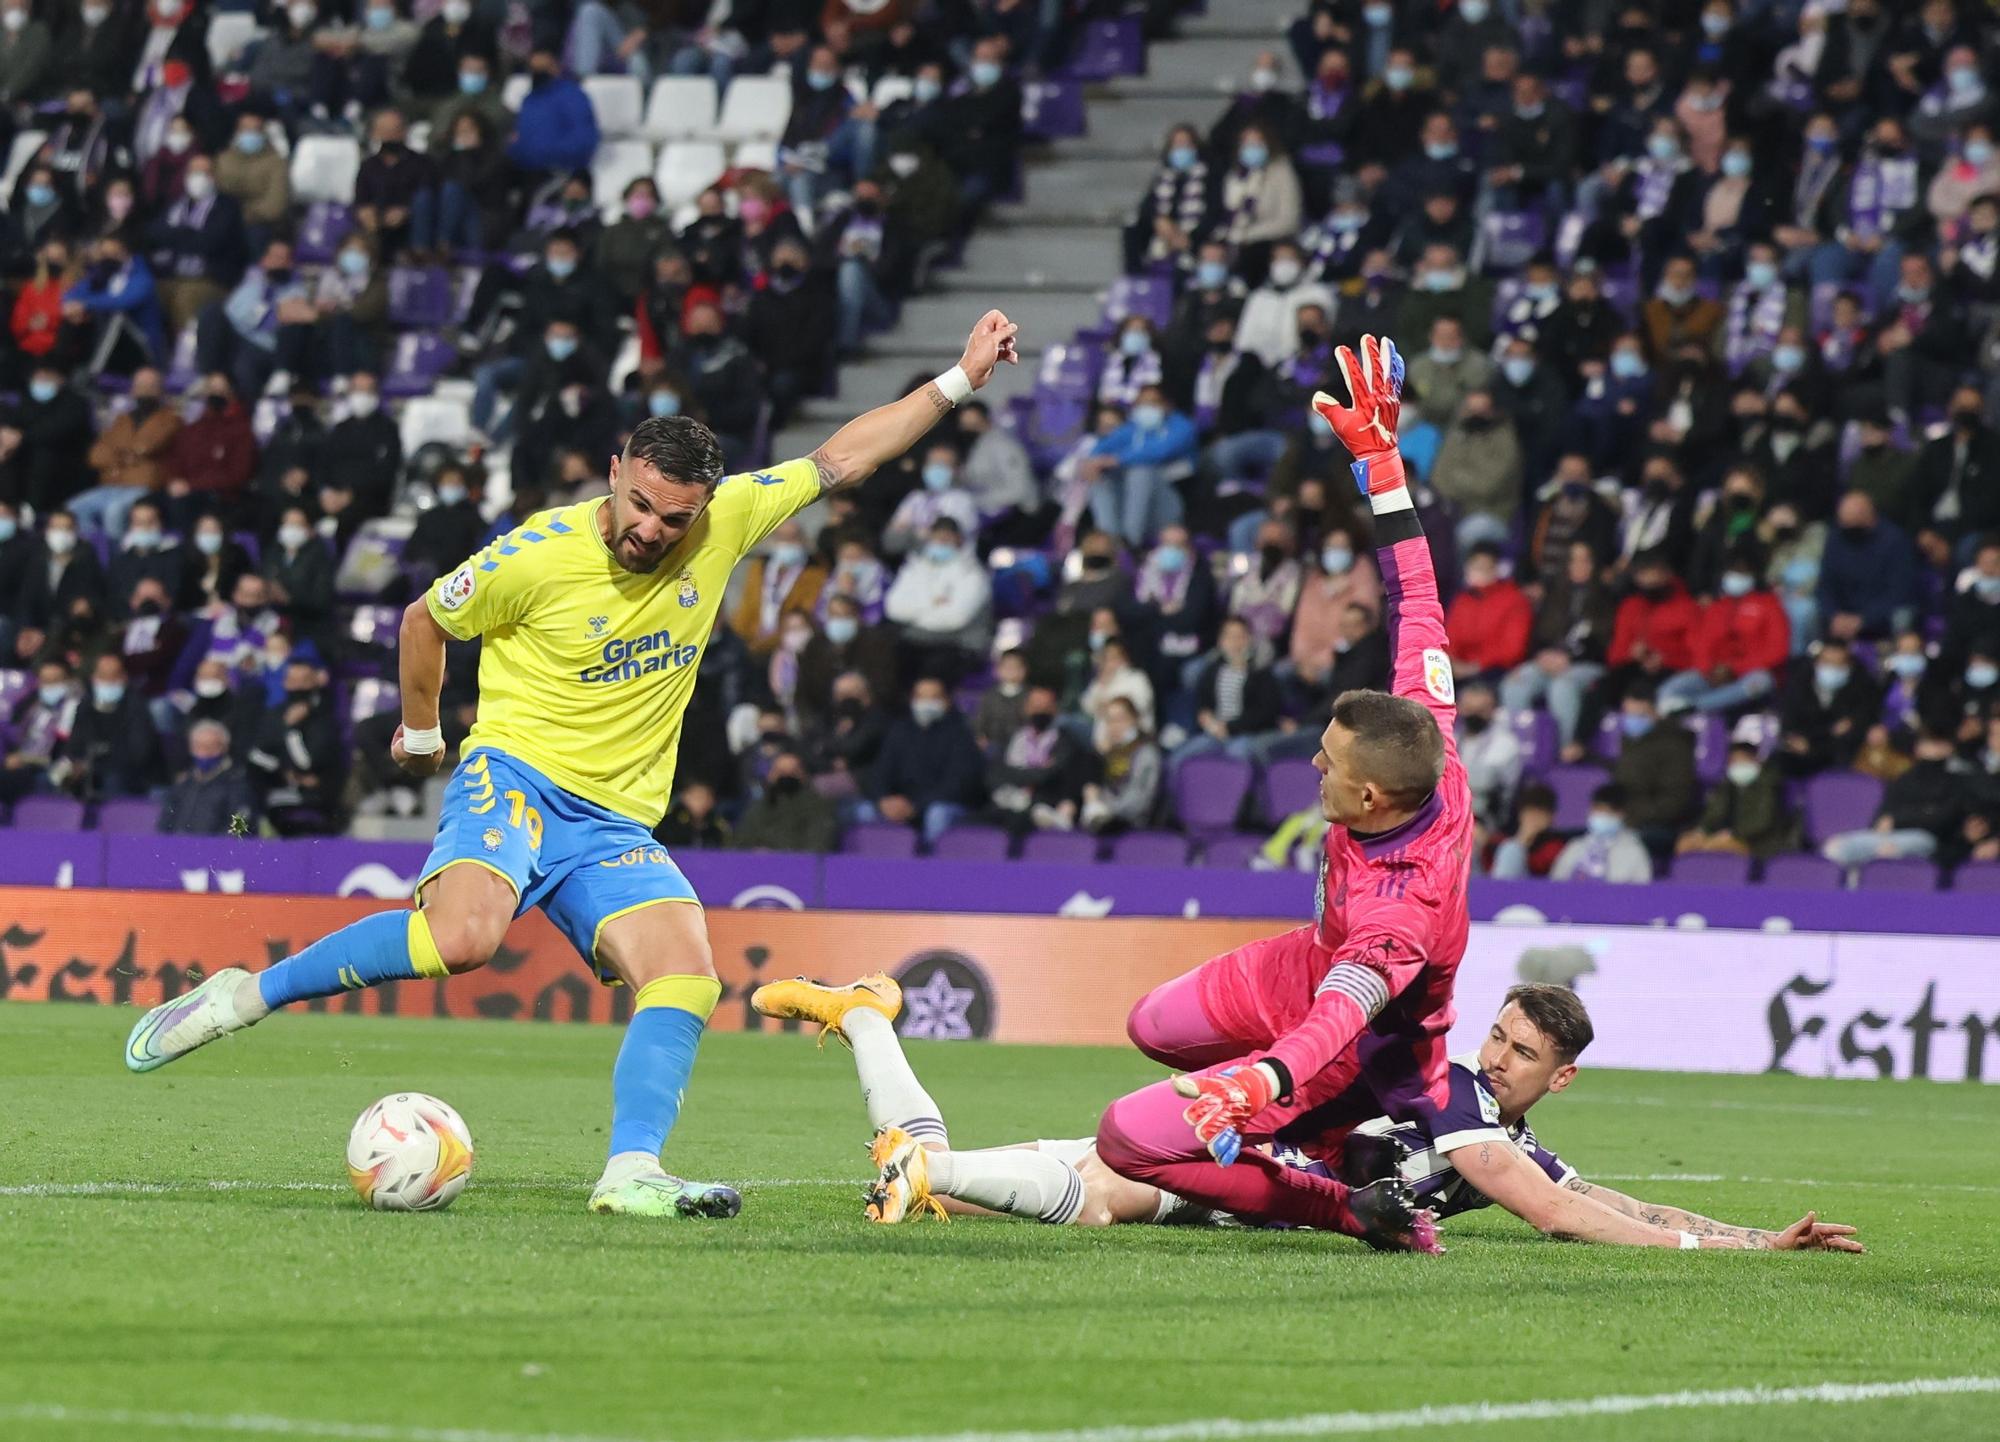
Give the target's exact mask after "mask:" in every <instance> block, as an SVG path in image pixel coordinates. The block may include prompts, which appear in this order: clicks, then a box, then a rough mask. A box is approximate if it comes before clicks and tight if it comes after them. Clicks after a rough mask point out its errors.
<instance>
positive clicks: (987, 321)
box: [812, 310, 1021, 492]
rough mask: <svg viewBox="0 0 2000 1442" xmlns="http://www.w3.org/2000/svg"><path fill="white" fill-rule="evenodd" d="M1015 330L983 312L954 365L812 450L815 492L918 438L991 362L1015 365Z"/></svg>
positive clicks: (850, 479) (849, 479) (841, 484)
mask: <svg viewBox="0 0 2000 1442" xmlns="http://www.w3.org/2000/svg"><path fill="white" fill-rule="evenodd" d="M1020 329H1021V328H1020V327H1019V326H1017V325H1015V324H1014V323H1013V322H1012V321H1010V320H1008V319H1007V317H1006V316H1004V315H1002V314H1001V313H1000V312H999V311H997V310H989V311H988V312H986V314H985V315H983V316H981V317H980V318H979V324H977V325H975V326H974V327H973V328H972V334H971V336H969V337H968V338H967V339H966V342H965V354H963V355H961V356H960V357H959V358H958V364H957V365H955V366H953V367H952V368H951V369H950V370H948V371H946V372H945V373H944V374H943V375H941V376H939V377H938V378H937V379H936V380H934V381H932V382H930V384H928V385H926V386H923V387H920V388H919V389H917V390H914V391H911V392H910V394H908V395H906V396H904V397H903V398H902V399H901V400H899V401H891V402H890V403H889V404H888V405H886V406H877V407H875V409H874V410H872V411H869V412H868V413H867V414H866V415H861V416H857V417H855V418H854V419H853V420H851V421H849V422H848V423H847V424H846V425H844V426H842V427H841V428H840V429H839V430H837V431H835V432H834V433H833V435H832V436H831V437H830V438H829V439H828V441H827V443H826V444H825V445H823V446H821V447H820V448H819V449H818V450H816V451H814V452H813V453H812V460H813V463H814V464H815V465H817V466H818V467H819V487H820V490H821V491H822V492H825V491H835V490H841V489H843V488H845V487H847V486H857V485H859V484H861V482H862V481H864V480H866V479H867V478H868V477H869V476H870V475H872V474H873V473H874V471H875V468H876V467H878V466H880V465H882V464H884V463H885V462H888V461H892V460H894V459H895V458H896V457H897V456H900V455H901V454H903V452H904V451H907V450H908V449H909V448H910V447H911V446H913V445H915V444H916V443H917V442H918V441H920V440H922V439H923V437H924V435H925V434H926V433H927V432H928V431H929V430H930V428H931V427H932V426H934V425H936V424H937V423H938V422H939V421H940V420H941V419H943V418H944V417H945V416H946V415H947V414H949V413H950V411H951V410H952V408H953V407H954V406H957V405H960V404H962V403H963V402H964V401H965V400H966V399H967V397H969V396H970V395H971V394H972V393H973V392H974V391H976V390H978V389H980V387H982V386H984V385H985V384H986V383H987V382H988V381H990V380H992V379H993V371H994V368H995V367H996V366H998V365H1000V364H1001V363H1002V362H1005V363H1006V364H1008V365H1019V364H1020V360H1021V358H1020V356H1019V355H1017V354H1016V353H1015V350H1014V338H1015V336H1016V334H1017V333H1018V332H1019V331H1020Z"/></svg>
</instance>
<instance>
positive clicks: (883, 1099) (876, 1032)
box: [840, 1006, 951, 1147]
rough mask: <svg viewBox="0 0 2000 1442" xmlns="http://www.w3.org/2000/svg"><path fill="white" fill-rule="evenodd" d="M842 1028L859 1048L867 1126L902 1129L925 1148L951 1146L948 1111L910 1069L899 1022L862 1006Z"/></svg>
mask: <svg viewBox="0 0 2000 1442" xmlns="http://www.w3.org/2000/svg"><path fill="white" fill-rule="evenodd" d="M840 1029H841V1030H842V1031H843V1032H845V1033H847V1040H848V1043H849V1045H851V1046H852V1047H853V1048H854V1070H855V1073H856V1074H857V1075H858V1076H859V1077H860V1078H861V1100H862V1103H863V1104H864V1105H865V1106H866V1107H867V1108H868V1125H869V1126H871V1127H873V1128H874V1129H875V1130H876V1131H878V1132H879V1131H881V1130H882V1128H884V1127H901V1128H902V1129H903V1130H904V1131H906V1132H908V1133H909V1134H910V1135H911V1136H913V1137H915V1138H916V1139H917V1140H918V1141H920V1142H922V1143H923V1144H924V1145H925V1146H935V1147H948V1146H950V1145H951V1137H950V1136H949V1135H948V1134H947V1133H946V1131H945V1128H944V1113H943V1112H941V1111H939V1110H938V1104H937V1103H936V1102H935V1101H933V1100H931V1094H930V1093H929V1092H927V1091H925V1090H924V1085H923V1083H922V1082H920V1081H918V1080H917V1074H916V1073H915V1072H914V1071H912V1070H911V1069H910V1060H909V1058H908V1057H906V1056H904V1055H903V1041H902V1038H901V1037H899V1036H897V1035H896V1027H895V1024H894V1023H893V1022H891V1021H890V1020H889V1018H888V1017H886V1016H884V1015H882V1013H881V1012H879V1011H870V1010H868V1009H867V1008H866V1007H859V1006H858V1007H856V1008H855V1009H854V1010H853V1011H850V1012H849V1013H848V1014H847V1015H846V1016H845V1017H844V1018H843V1019H842V1020H841V1023H840Z"/></svg>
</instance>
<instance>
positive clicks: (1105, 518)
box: [1078, 383, 1199, 549]
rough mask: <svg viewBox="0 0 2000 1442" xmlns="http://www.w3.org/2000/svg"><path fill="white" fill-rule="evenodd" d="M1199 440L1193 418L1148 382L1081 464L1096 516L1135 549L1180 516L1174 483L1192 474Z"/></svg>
mask: <svg viewBox="0 0 2000 1442" xmlns="http://www.w3.org/2000/svg"><path fill="white" fill-rule="evenodd" d="M1198 443H1199V441H1198V437H1197V436H1196V434H1195V428H1194V422H1193V421H1191V420H1189V419H1188V418H1187V417H1186V416H1184V415H1182V414H1181V413H1180V412H1178V411H1175V410H1173V409H1171V408H1170V406H1169V405H1168V402H1167V395H1166V392H1165V391H1164V390H1163V389H1162V388H1161V387H1160V386H1159V385H1158V384H1157V383H1153V384H1148V385H1147V386H1145V387H1144V388H1143V389H1142V390H1141V391H1140V392H1139V399H1138V403H1137V404H1135V405H1134V406H1133V407H1132V410H1131V414H1130V416H1129V417H1128V418H1127V419H1126V421H1125V422H1124V424H1122V425H1120V426H1119V427H1118V428H1117V429H1116V430H1113V431H1112V432H1111V433H1110V434H1108V435H1105V436H1100V437H1099V438H1098V441H1097V444H1096V445H1095V446H1093V447H1092V448H1091V453H1090V455H1089V456H1087V457H1086V458H1085V459H1084V460H1083V462H1082V463H1081V464H1080V465H1079V467H1078V474H1079V475H1080V476H1083V477H1085V478H1087V479H1089V480H1090V481H1091V482H1092V483H1093V484H1092V488H1091V492H1090V514H1091V520H1092V522H1093V523H1094V524H1095V525H1096V526H1097V528H1098V529H1099V530H1101V531H1108V532H1110V533H1112V534H1113V535H1117V536H1121V537H1123V538H1124V540H1125V543H1126V544H1127V545H1129V546H1132V547H1134V548H1135V549H1136V548H1139V547H1142V546H1144V545H1145V543H1146V542H1147V540H1148V539H1150V538H1151V537H1152V535H1153V534H1154V532H1155V531H1156V530H1157V529H1158V528H1159V526H1161V525H1162V524H1164V523H1166V522H1168V521H1171V520H1176V519H1178V518H1179V515H1180V511H1181V501H1180V497H1179V494H1178V493H1177V492H1176V491H1175V490H1174V489H1173V486H1174V483H1175V482H1176V481H1179V480H1181V479H1184V478H1185V477H1186V476H1188V475H1190V474H1192V472H1193V468H1194V460H1195V456H1196V453H1197V446H1198Z"/></svg>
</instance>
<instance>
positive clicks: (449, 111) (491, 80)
mask: <svg viewBox="0 0 2000 1442" xmlns="http://www.w3.org/2000/svg"><path fill="white" fill-rule="evenodd" d="M499 64H500V42H499V36H498V35H497V34H496V33H495V31H494V27H493V24H492V22H491V21H489V20H487V19H486V18H485V17H483V16H480V15H477V14H475V13H474V9H473V4H472V0H444V4H443V5H442V6H441V7H439V9H438V10H437V12H436V13H435V14H433V15H432V16H431V17H430V19H429V20H427V21H425V22H424V24H423V26H422V27H421V28H420V29H419V30H418V31H417V39H416V44H415V45H413V46H412V47H411V49H410V53H409V55H408V56H407V57H406V58H405V59H404V61H403V74H402V79H403V84H404V86H405V87H406V88H407V89H408V90H409V92H410V93H411V95H413V96H415V97H416V98H417V99H418V100H419V101H421V102H422V103H423V104H425V105H426V106H432V107H436V113H434V114H432V116H431V119H432V121H433V123H434V124H435V126H436V131H435V132H434V133H438V134H446V135H448V134H450V133H451V131H450V123H451V121H452V120H453V119H455V118H456V114H457V110H458V109H459V108H465V107H472V106H478V107H483V108H484V109H485V110H487V111H488V112H489V113H488V115H487V119H488V120H489V121H490V122H491V123H493V125H494V126H495V128H498V127H499V126H500V125H501V124H502V123H510V122H511V120H512V117H511V116H510V115H508V114H507V113H506V111H505V107H504V106H503V105H502V104H501V99H500V73H499ZM493 110H499V111H500V113H499V114H497V115H496V114H492V113H490V112H491V111H493Z"/></svg>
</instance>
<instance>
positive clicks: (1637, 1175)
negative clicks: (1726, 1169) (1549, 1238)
mask: <svg viewBox="0 0 2000 1442" xmlns="http://www.w3.org/2000/svg"><path fill="white" fill-rule="evenodd" d="M1584 1180H1585V1181H1606V1182H1740V1183H1742V1184H1743V1185H1744V1186H1750V1187H1838V1188H1841V1189H1843V1190H1848V1189H1852V1190H1856V1191H1875V1192H1971V1193H1973V1194H1975V1195H1978V1196H1988V1195H1991V1194H1994V1193H2000V1187H1996V1186H1983V1185H1981V1184H1979V1183H1977V1182H1881V1181H1859V1180H1852V1181H1850V1180H1832V1181H1829V1180H1828V1179H1826V1178H1824V1177H1737V1176H1725V1175H1724V1174H1723V1173H1721V1172H1592V1173H1590V1174H1589V1175H1588V1176H1586V1177H1585V1178H1584Z"/></svg>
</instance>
